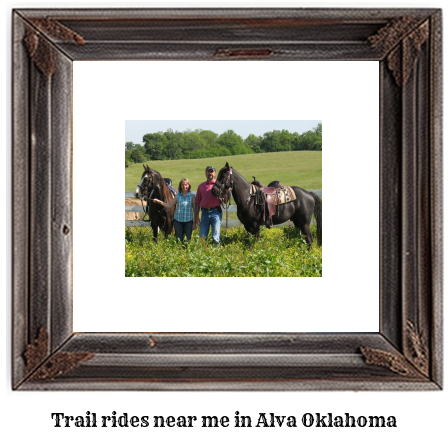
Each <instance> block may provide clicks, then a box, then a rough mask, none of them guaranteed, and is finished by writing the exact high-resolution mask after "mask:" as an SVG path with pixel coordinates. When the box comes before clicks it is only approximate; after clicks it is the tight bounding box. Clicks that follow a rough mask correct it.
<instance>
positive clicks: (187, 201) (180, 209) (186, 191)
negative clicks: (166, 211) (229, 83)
mask: <svg viewBox="0 0 448 438" xmlns="http://www.w3.org/2000/svg"><path fill="white" fill-rule="evenodd" d="M190 190H191V184H190V181H189V180H188V179H187V178H182V179H181V180H180V183H179V193H178V194H177V195H176V196H175V197H174V198H173V199H172V200H171V201H169V202H162V201H160V200H159V199H153V202H155V203H156V204H160V205H162V206H164V207H165V208H171V207H173V206H175V205H176V211H175V213H174V233H175V235H176V237H177V238H178V239H179V240H180V241H181V242H183V241H184V236H186V237H187V240H190V239H191V232H192V230H194V229H195V228H196V224H195V223H194V222H193V208H194V202H195V198H196V197H195V195H194V194H193V193H191V191H190Z"/></svg>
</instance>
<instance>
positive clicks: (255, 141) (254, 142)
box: [244, 134, 264, 154]
mask: <svg viewBox="0 0 448 438" xmlns="http://www.w3.org/2000/svg"><path fill="white" fill-rule="evenodd" d="M262 141H263V137H261V136H260V137H257V136H256V135H254V134H249V135H248V136H247V138H246V139H245V140H244V143H245V144H246V145H247V146H249V147H250V148H251V149H252V150H253V151H254V152H255V153H256V154H258V153H260V152H264V151H263V149H261V142H262Z"/></svg>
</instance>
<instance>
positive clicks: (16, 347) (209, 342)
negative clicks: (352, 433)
mask: <svg viewBox="0 0 448 438" xmlns="http://www.w3.org/2000/svg"><path fill="white" fill-rule="evenodd" d="M441 29H442V23H441V11H440V10H437V9H364V10H362V9H210V10H205V9H194V10H193V9H177V10H168V9H139V10H126V9H104V10H82V9H72V10H63V9H57V10H51V9H47V10H45V9H34V10H31V9H29V10H26V9H23V10H15V11H13V187H14V196H15V197H17V198H19V199H21V200H25V201H26V202H27V203H28V204H27V207H28V208H27V212H28V213H27V214H26V215H23V213H22V212H23V202H20V203H15V204H14V207H13V208H14V209H13V218H14V219H13V275H12V281H13V352H12V355H13V367H12V370H13V373H12V386H13V388H14V389H23V390H44V389H45V390H49V389H50V390H51V389H63V390H66V389H84V390H98V389H114V390H115V389H126V390H129V389H138V390H154V389H155V390H161V389H163V390H179V389H182V390H184V389H188V390H197V389H198V390H205V389H219V390H221V389H233V390H430V389H440V388H441V387H442V239H441V236H442V113H441V108H442V103H441V96H442V60H441V54H442V49H441V44H442V43H441V40H442V36H441ZM158 59H169V60H178V59H189V60H200V61H207V60H210V61H215V62H224V61H226V62H233V61H235V60H239V61H247V62H249V61H250V60H252V59H257V60H260V59H261V60H266V62H269V61H282V60H345V61H350V60H375V61H379V78H380V90H381V91H380V92H381V96H380V105H381V107H380V181H381V183H380V208H379V226H380V240H381V241H380V254H381V257H380V272H379V275H380V330H379V332H378V333H353V334H344V333H322V334H304V333H244V334H243V333H220V334H205V333H186V334H174V333H110V334H104V333H73V330H72V292H73V291H72V195H71V193H72V181H71V178H72V177H71V168H72V159H71V156H72V62H73V61H74V60H158ZM293 85H294V84H291V86H293ZM360 146H362V145H360ZM372 210H373V212H375V210H376V207H375V206H372ZM374 214H375V213H374ZM375 275H376V274H375ZM360 293H362V285H360Z"/></svg>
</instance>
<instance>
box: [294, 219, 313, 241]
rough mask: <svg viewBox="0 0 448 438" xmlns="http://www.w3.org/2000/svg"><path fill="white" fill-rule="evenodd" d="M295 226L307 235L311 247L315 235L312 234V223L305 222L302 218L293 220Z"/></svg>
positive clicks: (306, 238)
mask: <svg viewBox="0 0 448 438" xmlns="http://www.w3.org/2000/svg"><path fill="white" fill-rule="evenodd" d="M293 223H294V226H295V227H296V228H298V229H299V230H300V232H301V233H302V234H304V235H305V240H306V243H307V244H308V246H309V247H310V246H311V245H312V243H313V235H312V234H311V228H310V224H309V223H307V222H303V221H301V220H297V219H296V220H293Z"/></svg>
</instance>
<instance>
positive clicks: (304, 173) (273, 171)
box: [125, 151, 322, 191]
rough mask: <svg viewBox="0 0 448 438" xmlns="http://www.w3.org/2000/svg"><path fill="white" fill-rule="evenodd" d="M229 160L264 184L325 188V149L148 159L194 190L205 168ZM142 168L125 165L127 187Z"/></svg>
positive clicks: (130, 188) (137, 178)
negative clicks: (277, 183) (185, 180)
mask: <svg viewBox="0 0 448 438" xmlns="http://www.w3.org/2000/svg"><path fill="white" fill-rule="evenodd" d="M226 161H227V162H228V163H229V165H230V166H232V167H234V168H235V169H236V170H237V171H238V172H239V173H240V174H241V175H243V176H244V178H246V180H247V181H249V182H250V181H252V176H255V177H256V178H257V179H258V180H259V181H260V182H261V183H262V184H265V185H268V184H269V183H270V182H271V181H275V180H280V181H281V182H282V184H283V185H285V186H299V187H302V188H304V189H309V190H312V189H321V188H322V152H321V151H296V152H273V153H264V154H251V155H234V156H229V157H217V158H201V159H197V160H172V161H148V162H146V163H145V164H148V165H149V166H150V167H151V168H153V169H155V170H157V171H158V172H160V173H161V174H162V176H163V177H165V178H171V179H172V180H173V184H174V185H175V186H176V187H177V185H178V184H179V181H180V180H181V179H182V178H188V179H189V180H190V182H191V186H192V190H196V189H197V187H198V185H199V184H200V183H202V182H204V181H205V168H206V167H207V166H214V167H215V168H216V172H217V173H218V172H219V169H221V167H224V165H225V164H226ZM142 172H143V166H142V164H141V163H139V164H132V165H131V166H129V167H128V168H126V169H125V185H126V191H133V190H135V188H136V187H137V184H138V183H139V181H140V178H141V175H142Z"/></svg>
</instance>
